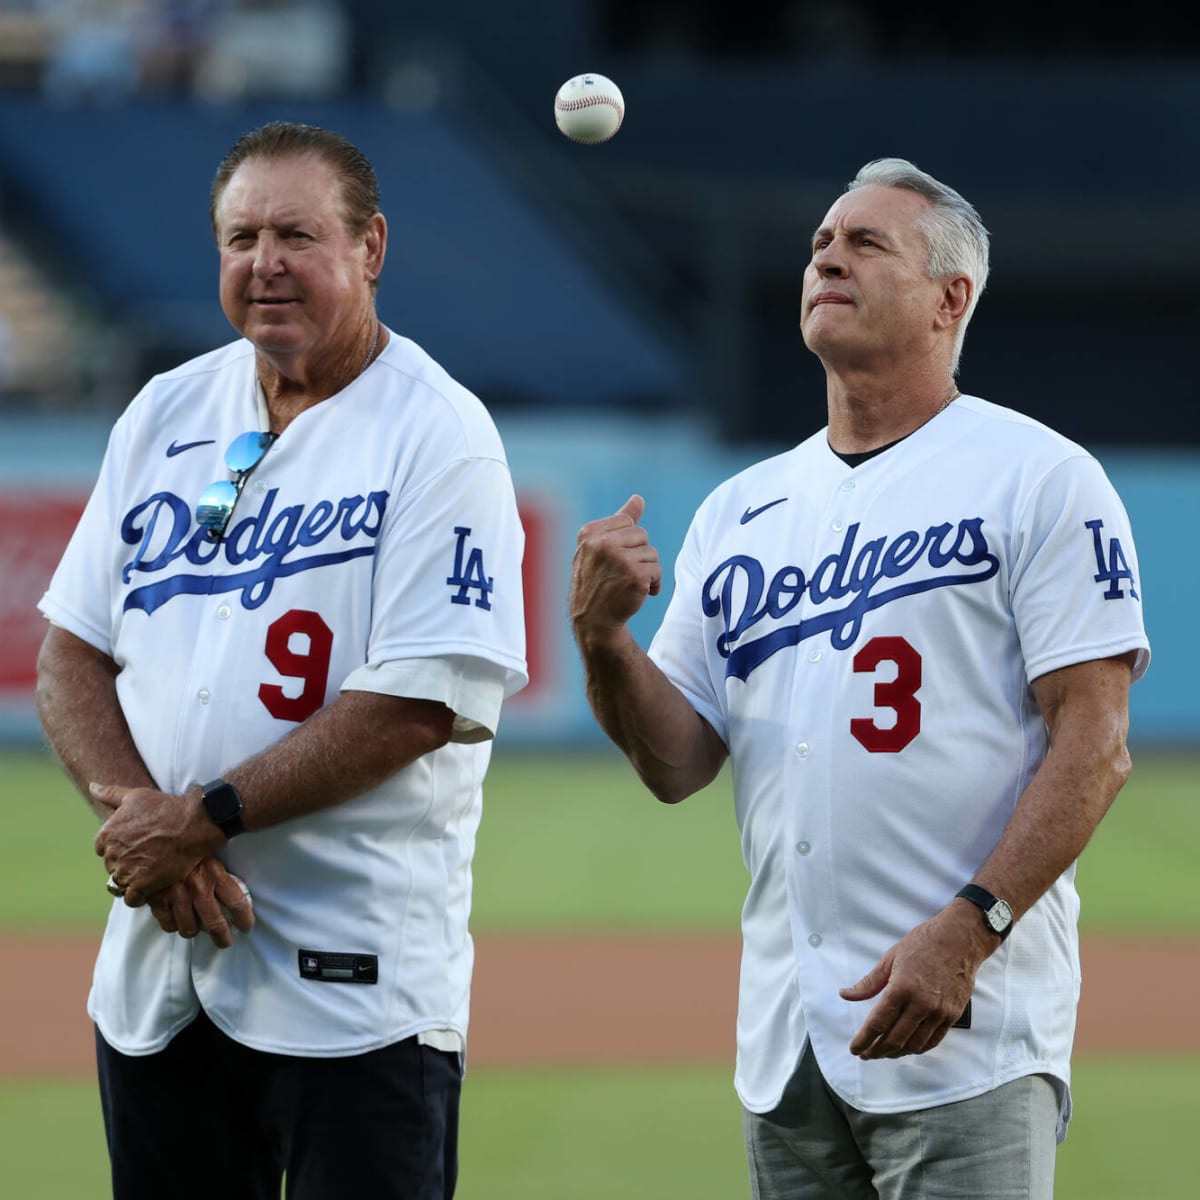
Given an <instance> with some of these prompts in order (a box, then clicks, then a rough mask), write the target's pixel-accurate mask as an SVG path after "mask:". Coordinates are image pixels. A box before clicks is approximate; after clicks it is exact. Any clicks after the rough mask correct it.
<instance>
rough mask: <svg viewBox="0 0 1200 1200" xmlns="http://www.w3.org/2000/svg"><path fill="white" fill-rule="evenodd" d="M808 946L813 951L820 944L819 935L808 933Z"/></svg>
mask: <svg viewBox="0 0 1200 1200" xmlns="http://www.w3.org/2000/svg"><path fill="white" fill-rule="evenodd" d="M808 944H809V945H810V946H811V947H812V948H813V949H814V950H815V949H816V948H817V947H818V946H819V945H820V944H821V935H820V934H819V933H810V934H809V935H808Z"/></svg>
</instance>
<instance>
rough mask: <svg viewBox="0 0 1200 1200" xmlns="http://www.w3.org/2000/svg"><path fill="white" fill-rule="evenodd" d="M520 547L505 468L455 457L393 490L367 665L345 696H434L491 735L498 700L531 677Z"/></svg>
mask: <svg viewBox="0 0 1200 1200" xmlns="http://www.w3.org/2000/svg"><path fill="white" fill-rule="evenodd" d="M524 545H525V535H524V530H523V529H522V528H521V522H520V518H519V516H518V513H517V504H516V498H515V495H514V493H513V487H512V480H511V478H510V477H509V472H508V467H507V465H506V464H505V463H504V462H503V461H501V460H498V459H492V458H468V459H459V460H457V461H455V462H453V463H451V464H450V465H448V466H447V467H446V468H445V469H444V470H442V471H441V472H440V473H438V474H437V475H436V476H434V478H433V479H432V480H430V481H429V483H427V484H426V485H425V486H424V487H421V488H419V489H415V490H411V489H410V491H409V492H407V493H405V492H404V491H403V490H400V491H399V503H397V504H395V505H392V506H389V509H388V514H387V517H386V518H385V522H384V527H383V529H382V531H381V534H380V539H379V548H378V551H377V564H376V572H375V580H374V584H373V593H372V617H371V631H370V640H369V644H368V647H367V661H366V663H365V665H364V666H363V667H361V668H359V669H357V670H355V671H353V672H352V673H351V674H350V676H349V677H348V678H347V679H346V681H345V682H344V683H343V685H342V686H343V688H344V689H348V690H366V691H381V692H385V693H389V694H404V695H410V696H414V697H418V696H419V697H420V698H425V699H437V700H441V701H442V702H443V703H446V704H447V705H448V706H449V707H451V708H453V709H454V711H455V712H456V713H457V714H458V715H459V716H460V717H463V718H465V719H466V720H467V721H469V722H476V723H478V724H481V725H483V726H485V727H486V728H488V729H490V730H494V729H495V721H496V716H497V714H498V711H499V703H498V702H499V700H502V699H504V698H505V697H507V696H511V695H512V694H513V693H514V692H516V691H519V690H520V689H521V688H522V687H523V686H524V685H525V683H526V682H527V679H528V676H527V673H526V666H525V609H524V600H523V595H522V584H521V559H522V555H523V552H524ZM434 659H437V660H442V662H441V665H440V666H435V665H432V664H431V663H430V662H429V660H434ZM414 688H415V689H417V690H416V691H414V690H410V689H414ZM397 689H400V690H397ZM497 689H498V696H497V695H496V692H497ZM472 697H473V699H472Z"/></svg>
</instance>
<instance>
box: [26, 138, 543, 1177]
mask: <svg viewBox="0 0 1200 1200" xmlns="http://www.w3.org/2000/svg"><path fill="white" fill-rule="evenodd" d="M211 215H212V224H213V231H214V234H215V236H216V240H217V246H218V249H219V251H220V258H221V272H220V297H221V304H222V307H223V308H224V311H225V313H226V315H227V316H228V318H229V320H230V322H231V324H232V325H233V326H234V328H235V329H236V330H237V331H238V332H239V333H240V334H242V335H243V336H242V338H241V339H240V340H238V341H235V342H233V343H232V344H230V345H228V346H225V347H223V348H221V349H219V350H215V351H213V352H212V353H210V354H206V355H203V356H201V357H200V358H197V359H193V360H192V361H191V362H188V363H185V364H183V365H182V366H181V367H178V368H176V369H175V370H173V371H169V372H167V373H166V374H164V375H160V376H157V377H155V378H154V379H152V380H151V381H150V382H149V383H148V384H147V385H146V387H145V388H144V389H143V390H142V392H141V393H140V394H139V395H138V396H137V398H136V399H135V400H134V401H133V403H132V404H131V405H130V407H129V409H128V410H127V411H126V412H125V414H124V415H123V416H122V417H121V419H120V420H119V421H118V422H117V424H116V427H115V428H114V430H113V433H112V437H111V439H110V442H109V447H108V452H107V454H106V456H105V460H104V464H103V466H102V468H101V472H100V478H99V481H98V483H97V485H96V488H95V491H94V493H93V495H92V497H91V500H90V501H89V503H88V506H87V509H86V511H85V513H84V515H83V518H82V519H81V521H80V524H79V527H78V529H77V530H76V532H75V535H74V537H73V538H72V540H71V543H70V546H69V547H68V549H67V551H66V554H65V556H64V557H63V560H62V563H61V564H60V566H59V568H58V570H57V572H56V573H55V575H54V578H53V580H52V582H51V584H50V588H49V591H48V592H47V593H46V596H45V597H44V599H43V600H42V603H41V608H42V610H43V612H44V613H45V614H46V616H47V617H48V618H49V619H50V621H51V626H50V632H49V634H48V635H47V638H46V642H45V646H44V648H43V651H42V654H41V659H40V663H39V688H38V700H39V708H40V713H41V717H42V722H43V725H44V727H45V730H46V733H47V735H48V737H49V738H50V741H51V743H52V744H53V746H54V748H55V749H56V751H57V752H58V754H59V756H60V758H61V759H62V762H63V764H64V766H65V767H66V769H67V771H68V772H69V774H70V775H71V777H72V779H73V780H74V781H75V782H76V784H77V785H78V786H79V788H80V790H81V791H83V792H84V794H85V795H86V796H88V797H89V798H90V800H91V803H92V806H93V807H94V808H95V810H96V812H97V814H98V815H99V817H100V818H101V820H102V821H103V825H102V827H101V829H100V832H99V834H98V835H97V837H96V852H97V854H99V855H101V856H102V857H103V860H104V866H105V868H106V869H107V872H108V875H109V878H108V886H109V889H110V891H112V892H113V893H114V895H115V896H116V897H118V898H117V899H116V900H115V901H114V904H113V908H112V913H111V915H110V917H109V922H108V928H107V930H106V932H105V935H104V941H103V944H102V946H101V949H100V954H99V958H98V960H97V964H96V972H95V978H94V982H93V986H92V991H91V995H90V998H89V1004H88V1009H89V1012H90V1013H91V1015H92V1017H93V1019H94V1021H95V1023H96V1043H97V1054H98V1062H99V1072H100V1084H101V1097H102V1101H103V1108H104V1117H105V1126H106V1131H107V1135H108V1144H109V1151H110V1157H111V1159H112V1170H113V1194H114V1196H115V1197H117V1200H141V1198H143V1197H145V1198H149V1197H155V1198H161V1197H163V1196H172V1197H189V1198H191V1197H194V1198H196V1200H213V1198H214V1197H219V1196H239V1197H254V1198H261V1200H266V1198H268V1197H270V1200H278V1197H279V1194H280V1181H281V1178H282V1177H283V1175H284V1174H285V1173H286V1176H287V1190H288V1195H289V1196H292V1197H295V1198H297V1200H301V1198H302V1200H332V1198H334V1197H342V1196H377V1197H394V1198H395V1200H435V1198H436V1200H445V1198H447V1197H450V1196H452V1195H453V1192H454V1187H455V1178H456V1172H457V1152H456V1147H457V1125H458V1098H459V1090H460V1083H461V1076H462V1054H463V1049H464V1045H465V1038H466V1034H467V1018H468V1007H469V986H470V978H471V967H472V945H471V939H470V936H469V934H468V931H467V920H468V913H469V908H470V897H471V860H472V855H473V852H474V845H475V832H476V829H477V827H478V824H479V818H480V806H481V785H482V781H483V776H484V772H485V770H486V767H487V763H488V756H489V748H490V744H491V743H490V739H491V738H492V736H493V734H494V732H495V730H496V726H497V721H498V719H499V715H500V707H501V702H502V701H503V699H504V698H505V697H506V696H507V695H510V694H511V693H512V692H514V691H516V690H517V689H518V688H519V687H520V686H521V685H522V684H523V683H524V680H525V662H524V615H523V607H522V596H521V555H522V548H523V544H524V538H523V534H522V530H521V525H520V521H519V519H518V516H517V510H516V503H515V500H514V495H513V488H512V483H511V480H510V478H509V473H508V467H507V464H506V462H505V457H504V450H503V447H502V445H501V443H500V439H499V436H498V435H497V433H496V429H495V427H494V426H493V424H492V421H491V419H490V417H489V416H488V414H487V412H486V411H485V409H484V408H483V406H482V405H481V404H480V402H479V401H478V400H477V399H476V398H475V397H474V396H473V395H471V394H470V393H469V392H468V391H466V389H464V388H463V387H461V386H460V385H459V384H457V383H456V382H455V381H454V380H453V379H452V378H451V377H450V376H449V375H448V374H447V373H446V372H445V371H444V370H442V368H441V367H439V366H438V365H437V363H435V362H434V361H433V360H432V359H430V358H429V357H428V355H426V354H425V353H424V352H423V351H422V350H421V349H420V348H419V347H417V346H416V345H414V344H413V343H412V342H410V341H408V340H407V339H405V338H403V337H400V336H398V335H396V334H394V333H392V332H391V331H389V330H388V329H386V328H385V327H384V326H383V325H382V324H381V323H380V321H379V319H378V318H377V316H376V313H375V302H374V293H375V287H376V285H377V282H378V279H379V275H380V272H381V271H382V269H383V264H384V255H385V251H386V247H387V223H386V221H385V220H384V217H383V215H382V213H381V212H380V211H379V194H378V186H377V183H376V180H375V174H374V171H373V170H372V168H371V165H370V163H369V162H368V161H367V159H366V158H365V157H364V156H363V154H362V153H361V152H360V151H359V150H358V149H357V148H356V147H354V146H353V145H352V144H351V143H349V142H348V141H347V140H346V139H345V138H342V137H340V136H339V135H337V134H334V133H331V132H329V131H326V130H320V129H314V128H312V127H309V126H303V125H294V124H285V123H275V124H272V125H268V126H264V127H262V128H261V129H257V130H254V131H252V132H251V133H249V134H247V135H245V136H244V137H243V138H242V139H240V140H239V141H238V142H237V144H236V145H235V146H234V147H233V148H232V149H231V151H230V152H229V154H228V155H227V156H226V158H225V159H224V161H223V162H222V163H221V165H220V167H219V169H218V171H217V175H216V180H215V182H214V185H213V190H212V209H211ZM103 881H104V877H103V876H102V875H101V876H100V877H99V879H98V880H97V886H100V884H101V883H103ZM239 881H241V882H240V883H239ZM243 883H244V885H245V887H246V888H247V889H248V892H249V896H247V895H244V894H243V890H242V886H241V885H242V884H243ZM235 929H236V930H237V931H239V932H236V933H235ZM197 934H201V935H204V936H196V935H197ZM193 939H194V940H193Z"/></svg>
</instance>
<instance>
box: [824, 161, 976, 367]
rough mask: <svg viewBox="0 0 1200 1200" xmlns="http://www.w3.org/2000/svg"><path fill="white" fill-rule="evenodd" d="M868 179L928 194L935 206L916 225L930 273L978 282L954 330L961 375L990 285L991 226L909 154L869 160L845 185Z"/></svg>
mask: <svg viewBox="0 0 1200 1200" xmlns="http://www.w3.org/2000/svg"><path fill="white" fill-rule="evenodd" d="M868 184H876V185H878V186H880V187H894V188H907V189H908V190H909V191H911V192H916V193H917V194H918V195H921V196H924V197H925V199H926V200H928V201H929V203H930V208H929V210H928V211H927V212H925V213H923V214H922V215H921V217H920V219H919V220H918V222H917V224H918V226H919V228H920V229H921V232H922V233H924V235H925V243H926V245H927V247H928V257H927V258H926V270H927V271H928V272H929V278H930V279H947V278H949V277H950V276H951V275H966V276H967V278H968V279H970V281H971V283H972V285H973V286H972V288H971V303H970V304H969V305H968V306H967V311H966V312H965V313H963V315H962V320H961V321H959V323H958V328H957V330H956V331H955V334H954V358H953V361H952V362H951V364H950V370H951V372H952V373H953V374H955V375H957V374H958V360H959V358H960V357H961V356H962V345H963V339H964V338H965V337H966V336H967V323H968V322H969V321H970V320H971V316H972V314H973V313H974V312H975V305H976V304H978V303H979V297H980V296H982V295H983V289H984V287H985V286H986V284H987V277H988V231H987V230H986V229H985V228H984V225H983V222H982V221H981V220H980V219H979V214H978V213H977V212H976V211H975V207H974V205H972V204H971V203H970V202H969V201H967V200H964V199H963V198H962V196H960V195H959V194H958V193H957V192H956V191H955V190H954V189H953V188H952V187H947V186H946V185H945V184H944V183H939V182H938V180H936V179H934V177H933V176H932V175H927V174H926V173H925V172H924V171H922V170H919V169H918V168H917V167H916V166H914V165H913V164H912V163H910V162H909V161H908V160H907V159H905V158H877V159H875V160H874V162H869V163H867V165H866V166H865V167H863V168H862V170H860V171H859V173H858V174H857V175H855V177H854V178H853V179H852V180H851V181H850V182H849V183H848V184H846V191H848V192H852V191H854V190H855V188H860V187H866V186H867V185H868Z"/></svg>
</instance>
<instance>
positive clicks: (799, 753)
mask: <svg viewBox="0 0 1200 1200" xmlns="http://www.w3.org/2000/svg"><path fill="white" fill-rule="evenodd" d="M796 757H797V758H807V757H808V743H807V742H797V743H796Z"/></svg>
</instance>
